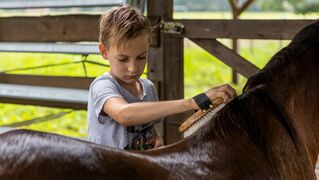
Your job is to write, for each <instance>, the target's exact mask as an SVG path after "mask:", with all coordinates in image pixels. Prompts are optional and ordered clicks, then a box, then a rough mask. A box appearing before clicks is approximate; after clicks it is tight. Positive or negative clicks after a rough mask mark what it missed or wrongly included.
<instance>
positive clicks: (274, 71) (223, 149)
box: [0, 22, 319, 180]
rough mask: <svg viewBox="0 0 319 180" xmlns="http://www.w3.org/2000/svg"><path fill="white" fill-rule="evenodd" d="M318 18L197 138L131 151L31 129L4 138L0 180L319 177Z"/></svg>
mask: <svg viewBox="0 0 319 180" xmlns="http://www.w3.org/2000/svg"><path fill="white" fill-rule="evenodd" d="M318 74H319V22H316V23H314V24H312V25H310V26H308V27H306V28H305V29H303V30H302V31H301V32H300V33H298V34H297V36H296V37H295V38H294V40H293V41H292V42H291V43H290V44H289V45H288V46H287V47H286V48H284V49H283V50H281V51H279V52H278V53H277V54H276V55H275V56H274V57H273V58H272V59H271V61H270V62H269V63H268V64H267V65H266V67H265V68H264V69H263V70H262V71H261V72H260V73H258V74H256V75H255V76H253V77H252V78H250V79H249V81H248V83H247V84H246V86H245V88H244V93H243V94H242V95H240V96H238V97H237V98H235V99H234V100H232V101H231V102H230V103H228V104H227V105H226V106H225V107H224V108H223V109H222V110H221V111H220V112H218V113H217V115H216V116H215V117H214V118H212V120H211V121H210V122H209V123H207V125H206V126H205V127H204V128H202V129H200V130H198V132H196V133H195V134H193V135H192V136H190V137H188V138H186V139H184V140H182V141H180V142H178V143H175V144H172V145H169V146H166V147H163V148H159V149H154V150H150V151H145V152H128V151H122V150H117V149H113V148H108V147H104V146H100V145H96V144H93V143H89V142H85V141H81V140H76V139H71V138H67V137H64V136H59V135H54V134H49V133H41V132H34V131H26V130H17V131H10V132H7V133H4V134H2V135H0V179H4V180H5V179H10V180H11V179H13V180H14V179H32V180H37V179H61V180H62V179H108V178H109V179H298V180H299V179H307V180H308V179H316V175H315V165H316V161H317V157H318V153H319V131H318V128H319V121H318V117H319V111H318V107H319V97H318V95H317V93H318V89H319V79H318Z"/></svg>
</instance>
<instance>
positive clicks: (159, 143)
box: [154, 136, 164, 148]
mask: <svg viewBox="0 0 319 180" xmlns="http://www.w3.org/2000/svg"><path fill="white" fill-rule="evenodd" d="M163 145H164V140H163V138H162V137H160V136H156V139H155V144H154V148H158V147H161V146H163Z"/></svg>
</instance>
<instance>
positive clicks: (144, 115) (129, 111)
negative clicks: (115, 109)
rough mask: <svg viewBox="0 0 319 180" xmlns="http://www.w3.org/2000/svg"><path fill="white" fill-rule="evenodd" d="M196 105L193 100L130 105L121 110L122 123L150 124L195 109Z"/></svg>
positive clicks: (127, 124)
mask: <svg viewBox="0 0 319 180" xmlns="http://www.w3.org/2000/svg"><path fill="white" fill-rule="evenodd" d="M194 103H195V102H193V100H192V99H181V100H172V101H161V102H138V103H130V104H127V105H124V106H123V107H122V108H121V110H120V113H119V114H121V115H120V121H121V122H122V124H124V125H126V126H131V125H139V124H145V123H150V122H153V121H154V120H156V119H159V118H162V117H165V116H169V115H172V114H176V113H181V112H185V111H188V110H191V109H195V108H196V105H195V104H194Z"/></svg>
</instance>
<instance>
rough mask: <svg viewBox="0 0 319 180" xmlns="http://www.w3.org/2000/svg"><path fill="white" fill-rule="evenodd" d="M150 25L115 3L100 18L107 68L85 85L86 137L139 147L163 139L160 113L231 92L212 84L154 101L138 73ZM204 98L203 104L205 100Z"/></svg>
mask: <svg viewBox="0 0 319 180" xmlns="http://www.w3.org/2000/svg"><path fill="white" fill-rule="evenodd" d="M150 29H151V27H150V24H149V22H148V21H147V19H146V17H144V16H143V14H142V13H141V12H140V11H139V10H137V9H135V8H133V7H130V6H127V5H125V6H122V7H116V8H113V9H111V10H109V11H108V12H106V13H105V14H104V15H102V16H101V19H100V38H99V40H100V44H99V49H100V53H101V55H102V57H103V58H104V59H106V60H108V61H109V65H110V70H109V72H106V73H104V74H103V75H102V76H100V77H97V78H96V79H95V80H94V81H93V82H92V84H91V86H90V93H89V101H88V128H89V141H92V142H95V143H98V144H103V145H107V146H111V147H116V148H121V149H134V150H143V149H150V148H153V147H159V146H161V145H163V140H162V138H161V137H159V135H158V133H156V131H155V130H154V126H153V123H154V122H157V121H158V120H160V119H161V118H162V117H164V116H168V115H172V114H176V113H181V112H185V111H188V110H192V109H199V108H205V107H207V106H208V105H209V104H210V102H211V101H210V100H212V99H215V98H222V99H223V101H224V102H226V101H229V100H230V99H231V98H233V97H235V96H236V93H235V91H234V89H232V88H231V87H230V86H229V85H223V86H219V87H215V88H211V89H209V90H208V91H206V92H205V93H202V94H200V95H199V96H196V98H195V99H192V98H191V99H180V100H172V101H161V102H158V97H157V92H156V89H155V87H154V85H153V84H152V82H151V81H149V80H148V79H143V78H140V77H141V75H142V73H143V72H144V68H145V65H146V62H147V52H148V47H149V44H150V38H151V30H150ZM207 102H208V104H207Z"/></svg>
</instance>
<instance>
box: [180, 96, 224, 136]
mask: <svg viewBox="0 0 319 180" xmlns="http://www.w3.org/2000/svg"><path fill="white" fill-rule="evenodd" d="M222 102H223V100H222V99H220V98H218V99H216V100H214V104H215V105H213V106H211V107H210V108H209V109H207V110H201V109H200V110H198V111H197V112H196V113H194V114H193V115H192V116H190V117H189V118H188V119H187V120H186V121H184V122H183V123H182V124H181V125H180V126H179V128H178V131H179V132H180V133H181V134H182V137H183V138H186V137H188V136H190V135H192V134H193V133H194V132H196V131H197V130H198V129H200V128H201V127H203V126H204V125H205V124H206V123H207V122H208V121H209V120H211V119H212V117H214V116H215V114H216V113H217V112H218V111H219V110H220V109H222V108H223V107H224V106H225V103H223V104H221V103H222Z"/></svg>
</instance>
